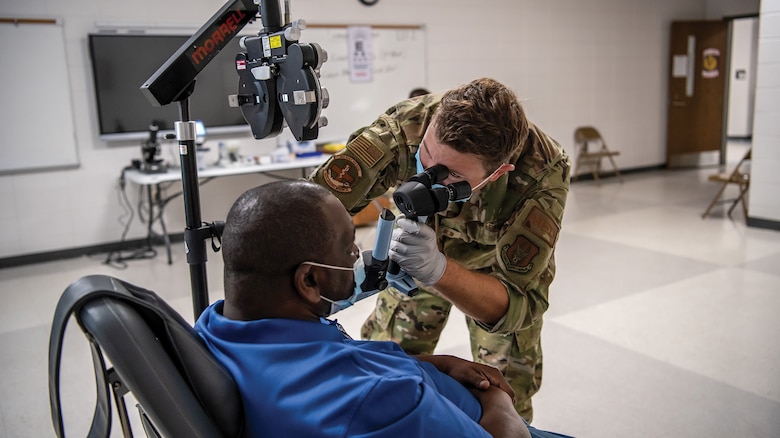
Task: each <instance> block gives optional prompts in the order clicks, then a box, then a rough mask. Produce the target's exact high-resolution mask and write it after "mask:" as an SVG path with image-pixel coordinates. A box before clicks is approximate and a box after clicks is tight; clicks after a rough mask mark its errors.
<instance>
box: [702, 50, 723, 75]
mask: <svg viewBox="0 0 780 438" xmlns="http://www.w3.org/2000/svg"><path fill="white" fill-rule="evenodd" d="M719 68H720V50H718V49H704V51H703V52H702V54H701V77H703V78H717V77H718V74H719V73H718V71H719Z"/></svg>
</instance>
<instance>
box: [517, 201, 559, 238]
mask: <svg viewBox="0 0 780 438" xmlns="http://www.w3.org/2000/svg"><path fill="white" fill-rule="evenodd" d="M523 225H524V226H525V228H527V229H528V230H529V231H530V232H532V233H534V234H536V235H537V236H539V237H541V238H542V239H543V240H544V241H545V242H547V244H548V245H550V246H553V245H555V241H556V240H558V225H556V224H555V222H554V221H553V220H552V219H550V217H549V216H547V215H546V214H545V213H544V212H543V211H542V210H541V209H540V208H539V207H537V206H534V207H533V208H532V209H531V212H530V213H529V214H528V217H526V218H525V221H524V222H523Z"/></svg>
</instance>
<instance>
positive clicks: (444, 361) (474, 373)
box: [416, 355, 515, 400]
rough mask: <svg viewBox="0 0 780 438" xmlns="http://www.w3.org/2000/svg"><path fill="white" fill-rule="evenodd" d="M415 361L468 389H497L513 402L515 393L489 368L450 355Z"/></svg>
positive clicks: (498, 373) (423, 357)
mask: <svg viewBox="0 0 780 438" xmlns="http://www.w3.org/2000/svg"><path fill="white" fill-rule="evenodd" d="M416 357H417V359H419V360H421V361H423V362H428V363H430V364H431V365H433V366H435V367H436V369H438V370H439V371H441V372H443V373H444V374H447V375H449V376H450V377H452V378H453V379H455V380H457V381H458V382H460V383H461V384H462V385H463V386H466V387H468V388H478V389H481V390H485V389H488V388H489V387H491V386H495V387H498V388H499V389H501V390H502V391H504V392H506V393H507V395H509V397H510V398H511V399H512V400H514V399H515V392H514V391H513V390H512V387H511V386H509V383H508V382H507V381H506V379H505V378H504V376H502V375H501V373H500V372H499V371H498V370H497V369H495V368H493V367H491V366H490V365H485V364H481V363H476V362H472V361H470V360H465V359H461V358H459V357H455V356H450V355H420V356H416Z"/></svg>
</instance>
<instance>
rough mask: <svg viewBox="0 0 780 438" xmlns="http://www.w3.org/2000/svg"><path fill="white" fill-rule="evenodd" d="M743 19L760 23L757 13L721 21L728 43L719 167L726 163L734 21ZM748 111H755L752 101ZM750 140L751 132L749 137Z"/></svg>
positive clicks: (755, 60)
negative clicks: (725, 30)
mask: <svg viewBox="0 0 780 438" xmlns="http://www.w3.org/2000/svg"><path fill="white" fill-rule="evenodd" d="M745 18H756V19H757V20H758V24H760V23H761V14H759V13H753V14H740V15H725V16H723V20H724V21H726V22H728V37H727V38H728V42H727V50H728V66H727V71H728V75H729V77H728V80H727V81H726V91H725V93H724V96H723V99H724V102H723V109H724V110H725V123H724V124H723V145H722V146H721V151H720V160H719V163H720V165H721V166H723V165H725V164H726V161H727V150H728V140H729V136H728V129H729V127H728V123H729V111H730V110H731V108H730V105H729V103H730V102H729V97H730V94H731V81H732V80H733V79H734V78H733V75H732V74H731V73H732V72H731V67H732V63H733V62H734V56H733V55H734V47H733V44H732V39H733V36H734V20H740V19H745ZM750 68H751V69H752V71H755V69H756V68H758V58H757V57H756V59H754V60H753V64H752V65H751V66H750ZM751 91H752V92H753V93H755V91H756V81H753V89H752V90H751ZM748 111H750V112H751V113H752V112H754V111H755V101H753V108H749V109H748ZM749 138H750V139H751V140H752V132H751V135H750V137H749Z"/></svg>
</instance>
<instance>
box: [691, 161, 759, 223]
mask: <svg viewBox="0 0 780 438" xmlns="http://www.w3.org/2000/svg"><path fill="white" fill-rule="evenodd" d="M750 155H751V149H748V150H747V152H745V155H743V156H742V158H741V159H740V160H739V162H738V163H737V165H736V166H734V169H733V170H732V171H731V172H721V173H716V174H713V175H710V176H709V178H708V179H709V180H710V181H712V182H717V183H720V184H721V187H720V190H718V193H716V194H715V197H713V198H712V202H710V205H709V206H707V209H706V210H704V213H702V215H701V218H702V219H704V218H706V217H707V215H708V214H710V211H711V210H712V207H714V206H715V204H718V203H724V202H731V207H729V210H728V216H729V217H731V212H732V211H734V207H736V206H737V204H739V203H740V202H741V203H742V212H743V213H745V217H746V218H747V214H748V209H747V204H746V203H745V195H746V194H747V191H748V188H750V173H749V169H748V167H749V166H748V164H749V162H750ZM729 184H735V185H736V186H737V187H738V189H739V193H738V194H737V197H736V198H734V199H721V196H722V195H723V192H725V191H726V187H728V186H729Z"/></svg>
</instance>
